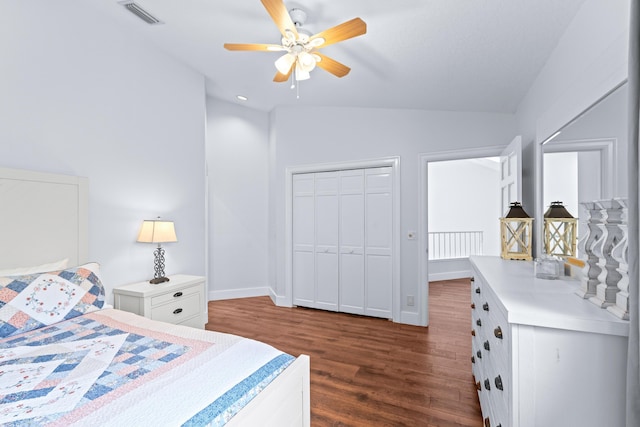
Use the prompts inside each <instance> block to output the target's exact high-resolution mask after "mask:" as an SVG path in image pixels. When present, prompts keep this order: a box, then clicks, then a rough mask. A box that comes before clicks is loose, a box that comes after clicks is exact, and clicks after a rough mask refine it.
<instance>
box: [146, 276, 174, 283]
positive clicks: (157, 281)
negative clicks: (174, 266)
mask: <svg viewBox="0 0 640 427" xmlns="http://www.w3.org/2000/svg"><path fill="white" fill-rule="evenodd" d="M168 281H169V278H168V277H156V278H155V279H151V280H149V283H151V284H152V285H157V284H159V283H164V282H168Z"/></svg>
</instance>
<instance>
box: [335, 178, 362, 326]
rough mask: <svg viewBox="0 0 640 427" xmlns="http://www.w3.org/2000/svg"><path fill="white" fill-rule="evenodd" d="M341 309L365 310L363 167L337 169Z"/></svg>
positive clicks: (348, 311) (347, 310) (359, 311)
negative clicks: (338, 179)
mask: <svg viewBox="0 0 640 427" xmlns="http://www.w3.org/2000/svg"><path fill="white" fill-rule="evenodd" d="M340 208H341V209H340V284H341V286H340V311H343V312H345V313H353V314H364V284H365V282H364V170H363V169H356V170H348V171H342V172H340Z"/></svg>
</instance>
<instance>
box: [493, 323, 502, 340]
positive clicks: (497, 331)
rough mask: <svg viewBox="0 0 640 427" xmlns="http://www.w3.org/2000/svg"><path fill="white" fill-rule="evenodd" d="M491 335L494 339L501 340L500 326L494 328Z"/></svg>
mask: <svg viewBox="0 0 640 427" xmlns="http://www.w3.org/2000/svg"><path fill="white" fill-rule="evenodd" d="M493 335H495V336H496V338H500V339H502V328H501V327H500V326H498V327H497V328H495V329H494V330H493Z"/></svg>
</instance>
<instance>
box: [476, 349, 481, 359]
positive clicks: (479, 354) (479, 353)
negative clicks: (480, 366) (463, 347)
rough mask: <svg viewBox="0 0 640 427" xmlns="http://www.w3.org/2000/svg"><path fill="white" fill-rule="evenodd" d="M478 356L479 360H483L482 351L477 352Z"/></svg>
mask: <svg viewBox="0 0 640 427" xmlns="http://www.w3.org/2000/svg"><path fill="white" fill-rule="evenodd" d="M476 356H478V359H482V352H481V351H480V350H478V351H477V352H476Z"/></svg>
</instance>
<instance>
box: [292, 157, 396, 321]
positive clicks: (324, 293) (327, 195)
mask: <svg viewBox="0 0 640 427" xmlns="http://www.w3.org/2000/svg"><path fill="white" fill-rule="evenodd" d="M292 180H293V182H292V191H293V194H292V199H293V200H292V209H293V212H292V221H293V224H292V226H293V227H292V239H293V242H292V243H293V244H292V249H293V254H292V256H293V259H292V268H293V271H292V281H293V304H294V305H299V306H303V307H311V308H318V309H323V310H332V311H341V312H346V313H353V314H363V315H367V316H375V317H383V318H392V317H393V316H392V294H393V262H392V260H393V253H392V252H393V196H394V195H393V175H392V168H391V167H374V168H362V169H349V170H339V171H329V172H314V173H296V174H293V175H292Z"/></svg>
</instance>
